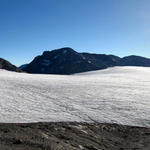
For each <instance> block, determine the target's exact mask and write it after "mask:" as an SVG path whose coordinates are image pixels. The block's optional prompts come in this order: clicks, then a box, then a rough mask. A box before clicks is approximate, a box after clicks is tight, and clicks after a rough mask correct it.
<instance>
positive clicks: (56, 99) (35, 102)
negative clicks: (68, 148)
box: [0, 67, 150, 127]
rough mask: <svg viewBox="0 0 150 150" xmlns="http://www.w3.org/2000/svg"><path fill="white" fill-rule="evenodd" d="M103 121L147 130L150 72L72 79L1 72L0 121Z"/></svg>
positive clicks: (124, 70)
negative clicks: (143, 127)
mask: <svg viewBox="0 0 150 150" xmlns="http://www.w3.org/2000/svg"><path fill="white" fill-rule="evenodd" d="M39 121H46V122H50V121H51V122H53V121H79V122H106V123H118V124H124V125H133V126H146V127H150V68H146V67H113V68H108V69H106V70H100V71H91V72H86V73H80V74H74V75H37V74H26V73H15V72H9V71H5V70H0V122H39Z"/></svg>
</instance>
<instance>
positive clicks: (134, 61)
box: [120, 55, 150, 67]
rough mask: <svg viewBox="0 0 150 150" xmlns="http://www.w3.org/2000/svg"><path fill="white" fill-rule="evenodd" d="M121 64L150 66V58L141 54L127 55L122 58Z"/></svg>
mask: <svg viewBox="0 0 150 150" xmlns="http://www.w3.org/2000/svg"><path fill="white" fill-rule="evenodd" d="M120 66H144V67H150V59H149V58H145V57H141V56H135V55H131V56H126V57H123V58H122V59H121V60H120Z"/></svg>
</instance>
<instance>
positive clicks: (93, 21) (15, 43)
mask: <svg viewBox="0 0 150 150" xmlns="http://www.w3.org/2000/svg"><path fill="white" fill-rule="evenodd" d="M149 6H150V0H0V57H3V58H5V59H7V60H9V61H10V62H11V63H13V64H15V65H17V66H19V65H21V64H24V63H28V62H30V61H31V60H32V59H33V58H34V57H35V56H37V55H40V54H41V53H42V52H43V51H44V50H52V49H56V48H61V47H66V46H67V47H72V48H73V49H75V50H77V51H79V52H83V51H87V52H92V53H106V54H115V55H118V56H121V57H123V56H125V55H131V54H135V55H141V56H146V57H150V9H149Z"/></svg>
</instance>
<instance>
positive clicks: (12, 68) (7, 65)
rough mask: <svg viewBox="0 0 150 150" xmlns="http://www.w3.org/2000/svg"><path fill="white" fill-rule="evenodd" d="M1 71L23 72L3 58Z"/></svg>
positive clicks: (0, 64) (0, 61)
mask: <svg viewBox="0 0 150 150" xmlns="http://www.w3.org/2000/svg"><path fill="white" fill-rule="evenodd" d="M0 69H5V70H8V71H15V72H23V71H22V70H21V69H19V68H18V67H16V66H14V65H12V64H11V63H10V62H8V61H7V60H5V59H2V58H0Z"/></svg>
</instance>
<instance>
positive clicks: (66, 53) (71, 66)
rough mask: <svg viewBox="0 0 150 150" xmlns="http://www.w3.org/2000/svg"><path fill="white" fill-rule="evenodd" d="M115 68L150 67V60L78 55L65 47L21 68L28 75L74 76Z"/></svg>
mask: <svg viewBox="0 0 150 150" xmlns="http://www.w3.org/2000/svg"><path fill="white" fill-rule="evenodd" d="M113 66H145V67H150V59H148V58H144V57H140V56H127V57H123V58H120V57H118V56H115V55H105V54H90V53H78V52H76V51H74V50H73V49H72V48H69V47H65V48H61V49H56V50H52V51H45V52H43V54H42V55H41V56H37V57H35V59H34V60H33V61H32V62H31V63H29V64H26V65H23V66H21V67H20V69H22V70H23V71H25V72H28V73H40V74H73V73H79V72H85V71H92V70H100V69H105V68H108V67H113Z"/></svg>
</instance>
